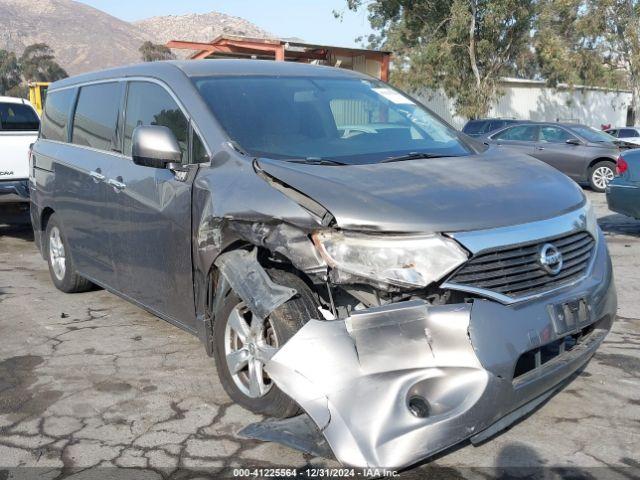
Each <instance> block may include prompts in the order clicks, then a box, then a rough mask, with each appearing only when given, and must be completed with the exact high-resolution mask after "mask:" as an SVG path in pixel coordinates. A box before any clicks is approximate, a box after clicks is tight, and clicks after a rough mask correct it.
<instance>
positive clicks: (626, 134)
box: [618, 128, 638, 138]
mask: <svg viewBox="0 0 640 480" xmlns="http://www.w3.org/2000/svg"><path fill="white" fill-rule="evenodd" d="M637 136H638V132H636V131H635V130H634V129H633V128H622V129H620V134H619V135H618V137H619V138H631V137H637Z"/></svg>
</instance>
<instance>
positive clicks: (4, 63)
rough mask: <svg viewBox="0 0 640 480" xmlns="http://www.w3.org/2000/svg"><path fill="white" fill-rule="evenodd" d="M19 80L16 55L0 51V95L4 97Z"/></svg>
mask: <svg viewBox="0 0 640 480" xmlns="http://www.w3.org/2000/svg"><path fill="white" fill-rule="evenodd" d="M21 80H22V79H21V76H20V66H19V65H18V59H17V58H16V54H15V53H13V52H7V51H6V50H0V95H6V94H7V93H8V92H9V91H10V90H12V89H13V88H15V87H17V86H18V85H19V84H20V81H21Z"/></svg>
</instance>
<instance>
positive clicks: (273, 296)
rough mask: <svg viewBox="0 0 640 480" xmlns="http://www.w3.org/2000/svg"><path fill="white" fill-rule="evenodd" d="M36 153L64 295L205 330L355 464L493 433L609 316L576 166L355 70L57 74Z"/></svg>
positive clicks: (38, 197) (302, 67)
mask: <svg viewBox="0 0 640 480" xmlns="http://www.w3.org/2000/svg"><path fill="white" fill-rule="evenodd" d="M384 126H389V127H391V126H393V127H394V128H383V127H384ZM31 162H32V164H33V165H32V166H33V169H32V172H33V173H32V177H31V182H32V187H33V191H32V192H33V193H32V197H31V202H32V208H31V216H32V223H33V227H34V238H35V241H36V244H37V245H38V246H39V248H40V251H41V253H42V255H43V257H44V258H45V259H46V260H47V262H48V264H49V270H50V274H51V279H52V281H53V283H54V284H55V286H56V287H57V288H58V289H60V290H62V291H64V292H69V293H71V292H79V291H83V290H87V289H89V288H91V284H92V283H95V284H98V285H101V286H103V287H105V288H107V289H108V290H110V291H112V292H114V293H116V294H118V295H120V296H122V297H123V298H125V299H127V300H129V301H132V302H134V303H136V304H137V305H139V306H141V307H143V308H145V309H146V310H148V311H150V312H153V313H155V314H156V315H158V316H160V317H161V318H163V319H165V320H166V321H168V322H170V323H172V324H174V325H176V326H179V327H181V328H183V329H184V330H186V331H188V332H190V333H192V334H194V335H197V336H198V337H199V338H200V339H201V341H202V342H203V344H204V346H205V348H206V352H207V353H208V354H209V355H211V356H213V357H215V362H212V368H213V366H214V365H215V367H216V368H217V372H218V375H219V378H220V382H221V384H222V386H223V387H224V389H225V390H226V391H227V393H229V395H230V396H231V398H233V399H234V400H235V401H236V402H237V403H239V404H240V405H242V406H243V407H245V408H247V409H249V410H252V411H254V412H256V413H260V414H266V415H270V416H279V417H288V416H294V415H298V414H299V413H300V412H301V409H302V410H304V411H306V412H307V414H308V415H309V416H310V417H311V418H312V419H313V422H314V424H315V425H316V426H317V427H318V429H317V432H316V433H317V434H318V435H320V434H323V435H325V438H326V440H327V443H328V445H329V446H330V447H331V448H332V449H333V452H334V453H335V455H336V457H337V458H338V460H340V461H341V462H343V463H345V464H347V465H351V466H356V467H387V468H391V469H399V468H402V467H406V466H408V465H411V464H414V463H416V462H418V461H420V460H422V459H424V458H426V457H429V456H430V455H432V454H434V453H435V452H440V451H442V450H443V449H445V448H447V447H448V446H451V445H453V444H455V443H458V442H460V441H462V440H463V439H465V438H467V437H473V439H475V440H476V441H483V440H484V439H487V438H489V437H491V436H492V435H494V434H495V433H496V432H498V431H500V430H501V429H503V428H505V427H506V426H507V425H508V424H510V423H511V422H513V421H515V420H516V419H517V418H519V417H521V416H523V415H528V414H529V413H530V412H531V411H532V409H533V408H535V406H537V405H539V404H540V403H541V402H542V401H544V400H546V399H547V398H549V396H551V395H552V394H553V393H554V392H555V391H557V389H558V387H559V386H560V385H561V384H563V383H564V382H565V381H569V380H570V379H571V378H572V376H573V374H574V372H576V371H577V370H579V369H580V368H582V367H583V366H584V365H585V364H586V362H588V361H589V359H590V358H591V356H592V355H593V354H594V352H595V350H596V349H597V348H598V346H599V345H600V343H601V342H602V341H603V340H604V338H605V336H606V335H607V333H608V332H609V330H610V328H611V325H612V322H613V320H614V318H615V315H616V303H617V300H616V293H615V287H614V284H613V271H612V267H611V260H610V258H609V254H608V252H607V247H606V242H605V240H604V237H603V234H602V232H601V230H600V229H599V227H598V224H597V221H596V219H595V215H594V212H593V209H592V207H591V205H590V203H589V202H588V201H587V199H586V198H585V195H584V192H582V190H581V189H580V188H579V187H578V186H577V185H576V184H575V183H574V182H572V181H571V180H569V179H568V178H567V177H566V176H565V175H562V174H561V173H560V172H558V171H557V170H555V169H553V168H551V167H549V166H548V165H544V164H542V163H541V162H538V161H536V160H534V159H533V158H531V157H529V156H527V155H522V154H520V153H518V152H515V151H506V150H505V151H500V150H498V149H497V148H489V147H487V146H486V145H483V144H482V143H481V142H477V141H470V139H469V138H468V137H467V136H466V135H463V134H461V133H460V132H457V131H455V130H454V129H452V128H451V127H450V126H449V125H447V124H445V123H444V122H442V121H441V120H439V119H438V117H437V116H436V115H434V114H433V113H432V112H430V111H429V110H428V109H426V108H425V107H424V106H422V105H420V104H418V103H416V102H415V101H414V100H412V99H411V98H409V97H408V96H406V95H405V94H403V93H402V92H400V91H398V90H395V89H393V88H392V87H390V86H388V85H386V84H385V83H382V82H380V81H378V80H374V79H372V78H370V77H368V76H365V75H362V74H359V73H357V72H354V71H351V70H346V69H339V68H329V67H321V66H315V65H308V64H302V63H294V62H273V61H257V60H215V61H200V62H194V61H186V62H152V63H146V64H143V65H137V66H130V67H124V68H119V69H114V70H109V71H105V72H94V73H91V74H86V75H83V76H79V77H75V78H68V79H65V80H61V81H59V82H56V83H53V84H52V85H51V86H50V88H49V92H48V94H47V100H46V104H45V110H44V115H43V124H42V129H41V134H40V138H39V139H38V141H37V142H36V144H35V145H34V147H33V151H32V156H31ZM425 332H427V333H426V334H425ZM183 367H184V368H185V369H186V370H188V369H189V368H190V367H191V366H190V365H188V364H185V365H183ZM140 373H141V374H143V373H144V372H140ZM305 418H307V417H304V416H298V417H297V419H293V420H291V422H293V423H291V424H289V425H297V426H296V427H287V429H288V430H287V431H290V432H293V433H291V435H292V436H294V438H295V435H296V433H295V432H296V431H298V432H305V431H307V429H308V428H310V427H309V422H308V420H305ZM296 422H302V424H300V423H296ZM270 425H273V422H270V423H265V424H263V427H264V428H261V429H260V431H262V432H266V434H267V435H268V434H269V428H271V427H270ZM312 428H315V427H312ZM253 431H254V434H256V435H259V433H256V429H254V430H253ZM306 438H308V437H306ZM294 444H295V442H294Z"/></svg>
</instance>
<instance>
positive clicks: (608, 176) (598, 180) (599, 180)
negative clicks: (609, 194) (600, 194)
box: [593, 167, 614, 190]
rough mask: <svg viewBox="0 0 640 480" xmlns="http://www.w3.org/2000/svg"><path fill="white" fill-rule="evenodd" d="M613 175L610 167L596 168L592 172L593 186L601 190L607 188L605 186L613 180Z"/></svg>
mask: <svg viewBox="0 0 640 480" xmlns="http://www.w3.org/2000/svg"><path fill="white" fill-rule="evenodd" d="M613 177H614V173H613V169H611V168H610V167H598V168H596V169H595V170H594V171H593V184H594V185H595V186H596V187H598V188H599V189H601V190H604V189H605V188H607V185H608V184H609V182H610V181H611V180H613Z"/></svg>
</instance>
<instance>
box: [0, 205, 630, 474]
mask: <svg viewBox="0 0 640 480" xmlns="http://www.w3.org/2000/svg"><path fill="white" fill-rule="evenodd" d="M588 195H589V196H590V197H591V199H592V201H593V202H594V204H595V205H596V208H597V211H598V215H599V218H600V224H601V226H602V228H603V229H604V230H605V232H606V235H607V240H608V243H609V248H610V251H611V253H612V256H613V262H614V267H615V271H616V283H617V286H618V293H619V312H618V314H619V319H618V321H617V322H616V323H615V325H614V327H613V331H612V333H611V334H610V335H609V337H608V338H607V340H606V342H605V344H604V345H603V346H602V348H601V349H600V350H599V351H598V353H597V354H596V356H595V357H594V359H592V360H591V362H590V363H589V364H588V365H587V367H586V369H585V370H584V371H582V373H581V374H580V375H579V376H578V377H577V378H576V379H575V380H574V381H573V383H571V384H570V385H569V386H568V387H566V388H565V389H564V390H563V391H561V392H560V393H559V394H558V395H556V396H555V397H553V398H552V399H551V400H550V401H549V402H547V403H546V404H544V405H543V406H542V407H541V408H540V409H539V410H538V411H537V412H535V413H534V414H533V415H531V416H529V417H528V418H526V419H524V420H523V421H521V422H519V423H518V424H516V425H515V426H513V427H512V428H511V429H510V430H508V431H506V432H504V433H502V434H501V435H499V436H497V437H496V438H494V439H493V440H491V441H489V442H487V443H485V444H483V445H481V446H479V447H473V446H471V445H469V444H463V445H460V446H457V447H455V448H452V449H450V451H448V452H446V454H443V455H440V456H438V457H437V458H436V459H434V460H433V461H432V462H430V463H425V464H424V465H422V466H420V467H418V468H415V469H413V470H411V471H407V472H403V474H402V475H403V476H405V477H407V478H422V477H423V476H424V475H425V474H426V473H428V472H425V470H429V469H434V468H438V473H439V476H446V477H448V478H462V477H466V478H469V477H475V478H487V477H493V476H503V477H504V476H505V472H507V473H506V475H507V476H510V475H511V474H513V475H529V476H532V475H533V476H543V475H547V476H549V475H551V476H562V475H564V474H566V472H567V470H566V469H575V468H580V469H583V470H581V474H582V475H584V476H587V477H589V478H638V476H640V420H639V419H640V352H639V351H638V346H639V345H640V295H639V292H640V221H634V220H630V219H628V218H626V217H622V216H620V215H616V214H613V213H612V212H610V211H609V210H608V209H607V207H606V203H605V199H604V196H603V195H597V194H593V193H592V192H588ZM0 342H1V343H0V479H1V480H4V479H6V478H12V477H14V478H24V477H30V476H33V477H35V476H36V475H39V476H41V477H44V478H63V477H66V476H69V475H72V474H74V475H73V476H74V478H76V477H77V478H80V477H81V478H123V477H125V476H126V477H127V478H161V477H164V478H168V477H171V478H196V477H198V478H202V477H204V476H207V475H212V474H213V473H215V472H216V471H220V469H227V470H224V473H226V474H227V475H228V476H232V470H229V468H231V469H232V468H233V467H270V466H290V467H298V468H300V467H304V466H309V465H313V466H336V464H335V462H333V461H330V460H325V459H321V458H314V457H311V456H309V455H303V454H301V453H298V452H296V451H294V450H290V449H288V448H286V447H283V446H279V445H276V444H268V443H261V442H256V441H247V440H243V439H240V438H238V437H237V436H236V432H237V431H238V430H240V429H241V428H242V427H244V426H246V425H248V424H249V423H252V422H254V421H257V420H259V417H257V416H255V415H252V414H251V413H249V412H247V411H245V410H243V409H241V408H239V407H238V406H235V405H234V404H232V403H231V402H230V400H229V399H228V397H227V396H226V395H225V393H224V391H223V390H222V387H221V386H220V384H219V383H218V381H217V379H216V377H215V372H214V369H213V366H212V360H211V359H209V358H208V357H207V356H206V354H205V353H204V349H203V348H202V347H201V345H200V344H199V342H198V340H197V339H196V338H194V337H192V336H190V335H189V334H187V333H184V332H182V331H181V330H179V329H177V328H175V327H172V326H171V325H169V324H167V323H165V322H163V321H161V320H159V319H157V318H156V317H154V316H152V315H150V314H148V313H146V312H144V311H142V310H140V309H139V308H137V307H135V306H133V305H131V304H129V303H127V302H125V301H123V300H120V299H119V298H118V297H116V296H114V295H112V294H110V293H107V292H105V291H101V290H96V291H93V292H89V293H85V294H78V295H65V294H63V293H60V292H58V291H57V290H56V289H55V288H54V287H53V285H52V283H51V282H50V280H49V273H48V271H47V266H46V263H45V262H44V261H43V260H42V258H41V257H40V255H39V254H38V252H37V251H36V248H35V246H34V244H33V241H32V235H31V233H30V229H29V228H17V227H8V226H0ZM16 467H21V468H16ZM24 467H30V468H24ZM104 467H125V468H130V469H132V470H129V471H127V470H116V469H114V468H104ZM96 468H100V470H96ZM512 468H513V469H514V470H510V469H512ZM505 469H508V470H505ZM78 472H79V473H78Z"/></svg>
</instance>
